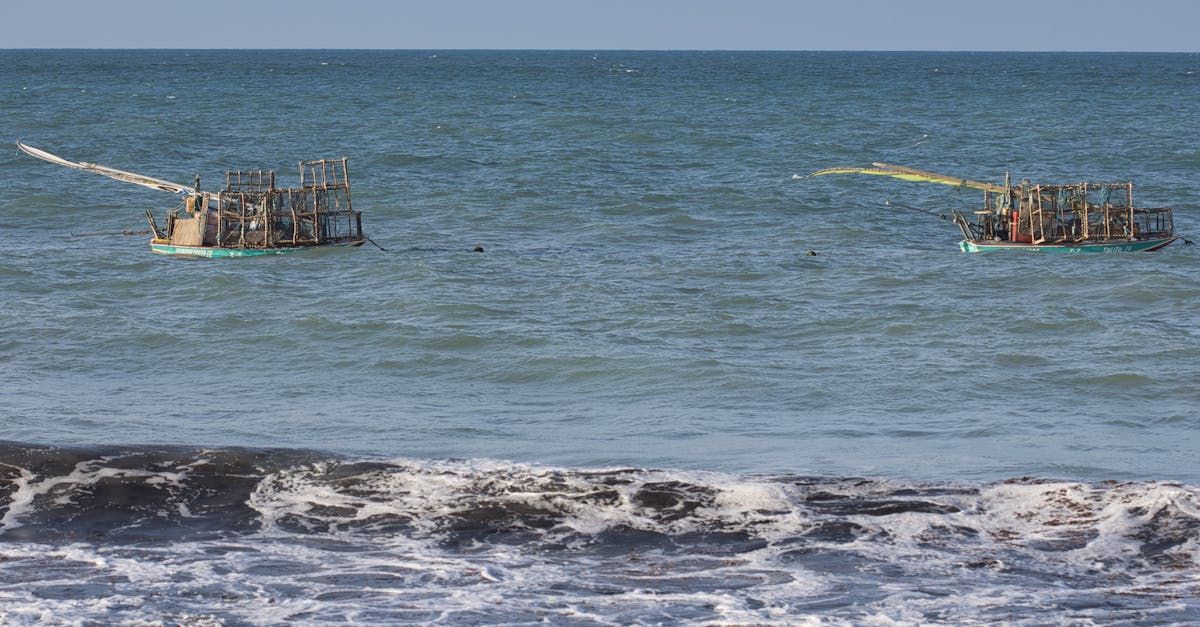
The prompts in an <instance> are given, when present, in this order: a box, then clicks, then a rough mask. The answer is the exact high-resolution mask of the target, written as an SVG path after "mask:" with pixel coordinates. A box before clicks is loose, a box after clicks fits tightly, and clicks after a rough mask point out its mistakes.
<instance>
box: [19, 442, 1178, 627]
mask: <svg viewBox="0 0 1200 627" xmlns="http://www.w3.org/2000/svg"><path fill="white" fill-rule="evenodd" d="M1198 532H1200V489H1197V488H1196V487H1195V486H1188V485H1181V484H1176V483H1165V482H1125V483H1117V482H1101V483H1078V482H1069V481H1053V480H1044V479H1034V478H1019V479H1012V480H1008V481H1002V482H997V483H917V482H905V481H893V480H885V479H872V478H857V477H810V476H793V475H773V476H765V475H749V476H748V475H732V474H719V473H710V472H699V471H674V470H649V469H638V468H610V469H564V468H550V467H541V466H531V465H523V464H515V463H509V462H502V461H492V460H461V461H460V460H408V459H401V460H388V459H355V458H347V457H337V456H331V455H327V454H323V453H317V452H311V451H296V450H255V449H236V448H230V449H192V448H171V447H119V446H114V447H97V448H51V447H33V446H26V445H18V444H8V445H4V446H2V447H0V599H2V600H3V603H0V619H3V620H4V621H5V622H18V623H19V622H36V621H38V620H41V619H43V618H45V617H48V616H54V615H56V613H57V612H69V615H71V616H76V617H91V618H96V619H101V618H102V619H104V620H117V621H120V620H144V619H147V618H148V617H167V618H168V619H169V620H181V621H182V620H193V619H196V618H197V617H199V618H201V619H205V620H209V619H211V620H218V621H235V622H238V621H251V622H265V623H270V622H279V621H307V620H357V621H363V622H406V621H411V622H426V621H431V620H443V621H451V622H477V621H499V622H533V621H542V620H550V621H551V622H555V623H562V622H567V623H572V622H577V623H586V624H596V623H601V624H629V623H657V622H664V621H666V622H673V621H717V622H753V623H771V622H779V623H792V622H796V621H798V620H802V619H805V618H816V617H820V618H821V619H822V620H827V621H832V622H846V623H857V622H862V621H866V620H896V621H904V622H908V621H917V622H988V621H1011V620H1017V621H1023V620H1044V619H1047V618H1049V617H1053V619H1054V620H1059V619H1066V620H1080V621H1091V620H1095V621H1113V620H1116V621H1132V622H1161V621H1188V622H1190V621H1195V620H1200V601H1198V600H1197V599H1200V563H1198V560H1200V540H1198V538H1200V533H1198Z"/></svg>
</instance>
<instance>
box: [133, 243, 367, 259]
mask: <svg viewBox="0 0 1200 627" xmlns="http://www.w3.org/2000/svg"><path fill="white" fill-rule="evenodd" d="M362 244H363V243H362V242H343V243H338V244H321V245H319V246H292V247H288V248H215V247H212V246H176V245H174V244H156V243H154V242H151V243H150V251H151V252H154V253H158V254H160V255H174V256H177V257H204V258H206V259H225V258H229V257H262V256H263V255H282V254H286V253H294V252H296V251H299V250H311V249H313V248H330V247H333V246H362Z"/></svg>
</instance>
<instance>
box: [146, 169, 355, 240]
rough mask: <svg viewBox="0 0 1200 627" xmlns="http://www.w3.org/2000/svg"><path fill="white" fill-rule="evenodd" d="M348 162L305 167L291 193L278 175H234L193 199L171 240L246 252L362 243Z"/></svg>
mask: <svg viewBox="0 0 1200 627" xmlns="http://www.w3.org/2000/svg"><path fill="white" fill-rule="evenodd" d="M346 161H347V160H346V159H345V158H341V159H318V160H313V161H301V162H300V185H299V187H288V188H279V187H276V179H275V172H274V171H273V170H229V171H227V172H226V173H225V187H224V189H222V190H220V191H218V192H205V193H203V194H198V195H195V196H191V197H189V198H188V199H187V202H186V203H185V206H184V209H185V213H184V214H181V213H180V212H179V211H178V210H175V211H173V212H171V213H170V214H169V215H168V216H167V229H166V233H165V236H166V239H168V240H169V241H170V242H171V243H172V244H180V245H204V246H213V247H216V248H240V249H271V248H294V247H302V246H321V245H329V244H342V243H361V242H362V240H363V235H362V214H361V213H360V212H357V211H354V208H353V205H352V204H351V199H350V180H349V171H348V168H347V164H346ZM185 227H186V228H185ZM197 240H198V241H197Z"/></svg>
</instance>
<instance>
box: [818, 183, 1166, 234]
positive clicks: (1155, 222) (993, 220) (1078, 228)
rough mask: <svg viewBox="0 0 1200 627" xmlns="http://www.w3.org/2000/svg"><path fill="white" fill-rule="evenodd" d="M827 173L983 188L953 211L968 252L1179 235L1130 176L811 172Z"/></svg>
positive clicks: (1162, 209)
mask: <svg viewBox="0 0 1200 627" xmlns="http://www.w3.org/2000/svg"><path fill="white" fill-rule="evenodd" d="M828 174H872V175H876V176H888V177H892V178H897V179H901V180H906V181H918V182H925V183H940V184H943V185H951V186H954V187H960V188H969V189H977V190H982V191H983V206H982V208H981V209H978V210H974V211H972V212H971V213H970V214H968V213H966V212H964V211H959V210H953V211H952V212H951V213H952V215H953V219H954V223H955V224H956V225H958V227H959V229H960V230H961V231H962V234H963V240H962V241H961V242H960V243H959V247H960V248H961V249H962V251H963V252H966V253H982V252H998V251H1013V250H1023V251H1034V252H1048V253H1115V252H1143V251H1144V252H1149V251H1154V250H1159V249H1160V248H1163V247H1164V246H1167V245H1168V244H1170V243H1171V242H1174V241H1175V240H1176V239H1179V236H1178V235H1176V234H1175V224H1174V218H1173V214H1172V211H1171V209H1169V208H1166V207H1153V208H1147V207H1136V206H1134V204H1133V183H1128V182H1127V183H1068V184H1065V185H1042V184H1033V183H1029V182H1028V181H1024V182H1022V183H1020V184H1017V185H1012V184H1011V181H1009V180H1007V178H1008V177H1007V176H1006V177H1005V178H1006V180H1005V184H1004V185H993V184H991V183H984V182H981V181H973V180H970V179H964V178H958V177H954V176H947V175H944V174H937V173H935V172H927V171H925V170H917V169H915V168H908V167H904V166H898V165H891V164H887V163H873V164H872V167H869V168H866V167H861V168H860V167H848V168H827V169H824V170H818V171H816V172H813V173H812V174H810V175H809V176H810V177H812V176H824V175H828Z"/></svg>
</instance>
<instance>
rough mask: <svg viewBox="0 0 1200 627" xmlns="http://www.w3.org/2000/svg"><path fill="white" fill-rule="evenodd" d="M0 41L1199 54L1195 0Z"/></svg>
mask: <svg viewBox="0 0 1200 627" xmlns="http://www.w3.org/2000/svg"><path fill="white" fill-rule="evenodd" d="M0 48H378V49H421V50H426V49H553V50H559V49H568V50H597V49H601V50H618V49H619V50H1054V51H1058V50H1069V51H1166V52H1195V51H1197V50H1200V1H1198V0H1090V1H1089V0H1078V1H1070V0H1005V1H1004V2H994V1H993V2H985V1H982V0H823V1H812V0H791V1H788V0H726V1H717V0H492V1H489V0H412V1H405V0H320V1H317V0H286V1H279V0H197V1H194V2H180V1H176V0H6V1H5V2H4V3H3V5H2V6H0Z"/></svg>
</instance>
